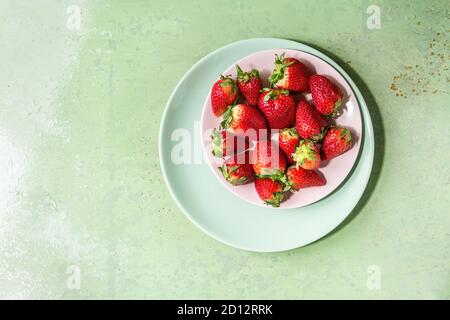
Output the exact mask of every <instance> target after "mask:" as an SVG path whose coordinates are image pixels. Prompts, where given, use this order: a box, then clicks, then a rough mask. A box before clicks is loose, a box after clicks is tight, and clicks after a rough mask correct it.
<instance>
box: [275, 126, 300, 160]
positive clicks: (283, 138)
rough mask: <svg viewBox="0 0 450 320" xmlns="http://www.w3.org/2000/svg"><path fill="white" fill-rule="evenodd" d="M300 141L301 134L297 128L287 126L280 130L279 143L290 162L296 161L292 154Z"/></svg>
mask: <svg viewBox="0 0 450 320" xmlns="http://www.w3.org/2000/svg"><path fill="white" fill-rule="evenodd" d="M299 141H300V136H299V135H298V133H297V131H296V130H295V128H286V129H281V130H280V134H279V135H278V145H279V146H280V149H281V150H283V152H284V154H285V155H286V159H287V161H288V163H289V164H294V163H295V161H294V159H293V158H292V154H293V153H294V152H295V149H296V148H297V146H298V143H299Z"/></svg>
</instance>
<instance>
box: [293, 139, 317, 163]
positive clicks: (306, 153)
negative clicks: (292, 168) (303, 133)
mask: <svg viewBox="0 0 450 320" xmlns="http://www.w3.org/2000/svg"><path fill="white" fill-rule="evenodd" d="M293 158H294V160H295V162H296V166H297V167H302V168H303V169H306V170H313V169H317V168H318V167H320V152H319V148H318V147H317V144H315V143H314V142H312V141H310V140H301V141H300V142H299V144H298V147H297V149H295V153H294V155H293Z"/></svg>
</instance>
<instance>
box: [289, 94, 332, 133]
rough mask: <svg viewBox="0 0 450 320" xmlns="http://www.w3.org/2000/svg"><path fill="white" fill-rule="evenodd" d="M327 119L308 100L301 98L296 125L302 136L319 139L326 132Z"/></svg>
mask: <svg viewBox="0 0 450 320" xmlns="http://www.w3.org/2000/svg"><path fill="white" fill-rule="evenodd" d="M326 126H327V121H326V120H325V118H324V117H323V116H322V115H321V114H320V113H319V112H318V111H317V110H316V109H315V108H314V107H312V106H311V105H310V104H309V103H308V102H306V101H304V100H300V101H299V103H298V105H297V112H296V124H295V127H296V129H297V132H298V134H299V136H300V137H302V138H303V139H310V140H314V141H319V140H321V139H322V138H323V136H324V134H325V127H326Z"/></svg>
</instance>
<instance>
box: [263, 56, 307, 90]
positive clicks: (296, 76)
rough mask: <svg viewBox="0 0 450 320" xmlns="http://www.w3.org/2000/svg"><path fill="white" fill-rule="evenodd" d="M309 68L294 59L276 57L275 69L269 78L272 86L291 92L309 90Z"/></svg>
mask: <svg viewBox="0 0 450 320" xmlns="http://www.w3.org/2000/svg"><path fill="white" fill-rule="evenodd" d="M308 78H309V73H308V68H306V66H305V65H304V64H303V63H301V62H300V61H298V60H297V59H294V58H285V57H284V53H283V54H281V56H278V55H277V54H276V55H275V69H274V70H273V72H272V74H271V75H270V77H269V82H270V84H271V85H272V86H275V87H277V88H280V89H286V90H291V91H306V90H308Z"/></svg>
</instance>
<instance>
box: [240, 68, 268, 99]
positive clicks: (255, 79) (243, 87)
mask: <svg viewBox="0 0 450 320" xmlns="http://www.w3.org/2000/svg"><path fill="white" fill-rule="evenodd" d="M236 70H237V81H236V82H237V85H238V88H239V91H240V92H241V93H242V95H243V96H244V98H245V100H246V101H247V104H249V105H251V106H256V105H258V99H259V95H260V91H261V89H262V81H261V78H260V77H259V72H258V70H256V69H252V71H250V72H244V71H242V69H241V68H240V67H239V65H236Z"/></svg>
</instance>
